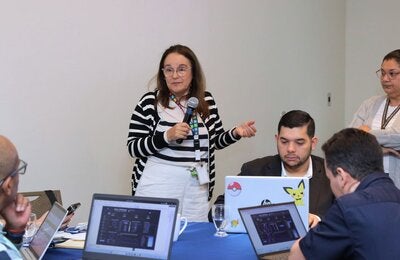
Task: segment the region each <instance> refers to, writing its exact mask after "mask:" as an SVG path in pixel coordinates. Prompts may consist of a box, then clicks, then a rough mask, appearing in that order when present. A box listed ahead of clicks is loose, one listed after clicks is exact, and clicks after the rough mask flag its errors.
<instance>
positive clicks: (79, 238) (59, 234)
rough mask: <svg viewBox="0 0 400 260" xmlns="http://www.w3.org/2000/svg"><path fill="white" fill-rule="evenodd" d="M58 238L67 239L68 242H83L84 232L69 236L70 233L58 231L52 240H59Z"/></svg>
mask: <svg viewBox="0 0 400 260" xmlns="http://www.w3.org/2000/svg"><path fill="white" fill-rule="evenodd" d="M59 237H62V238H68V239H70V240H77V241H85V239H86V232H81V233H77V234H71V233H68V232H63V231H59V232H57V234H56V235H55V236H54V238H59Z"/></svg>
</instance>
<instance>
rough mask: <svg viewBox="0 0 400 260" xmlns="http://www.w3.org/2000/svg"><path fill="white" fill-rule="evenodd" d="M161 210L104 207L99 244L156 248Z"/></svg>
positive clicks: (98, 237) (98, 238)
mask: <svg viewBox="0 0 400 260" xmlns="http://www.w3.org/2000/svg"><path fill="white" fill-rule="evenodd" d="M160 214H161V210H152V209H132V208H126V207H106V206H105V207H103V210H102V213H101V219H100V226H101V228H100V229H99V231H98V236H97V244H98V245H106V246H120V247H129V248H136V249H138V248H140V249H150V250H154V247H155V238H156V237H157V230H158V223H159V222H160Z"/></svg>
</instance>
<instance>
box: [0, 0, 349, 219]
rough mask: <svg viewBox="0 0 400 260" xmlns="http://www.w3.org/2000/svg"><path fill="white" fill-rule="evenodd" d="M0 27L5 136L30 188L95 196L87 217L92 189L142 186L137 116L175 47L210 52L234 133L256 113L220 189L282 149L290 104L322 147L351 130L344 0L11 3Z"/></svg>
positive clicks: (217, 90)
mask: <svg viewBox="0 0 400 260" xmlns="http://www.w3.org/2000/svg"><path fill="white" fill-rule="evenodd" d="M354 5H356V4H355V3H354ZM0 33H1V41H0V79H1V81H0V82H1V87H0V120H1V121H0V122H1V123H0V133H1V134H3V135H6V136H8V137H9V138H11V139H12V140H13V141H14V143H15V144H16V145H17V147H18V149H19V152H20V156H21V158H23V159H24V160H26V161H27V162H28V163H29V166H28V171H27V174H26V176H23V177H22V178H21V179H20V180H21V182H20V190H21V191H28V190H42V189H61V191H62V195H63V200H64V203H65V204H69V203H72V202H76V201H80V202H82V204H83V206H82V207H81V209H80V210H79V211H77V215H76V217H75V221H76V222H78V221H86V219H87V214H88V210H89V206H90V199H91V195H92V193H94V192H102V193H120V194H130V174H131V167H132V164H133V160H132V159H131V158H129V156H128V153H127V150H126V146H125V143H126V136H127V130H128V124H129V119H130V114H131V112H132V110H133V108H134V106H135V105H136V103H137V101H138V100H139V98H140V96H141V95H142V94H143V93H145V92H146V91H147V90H148V86H147V84H148V81H149V80H150V78H151V77H152V76H153V75H154V74H155V72H156V69H157V64H158V62H159V59H160V57H161V54H162V52H163V51H164V50H165V49H166V48H167V47H169V46H170V45H171V44H175V43H182V44H185V45H188V46H190V47H191V48H192V49H193V50H194V51H195V52H196V54H197V55H198V58H199V59H200V62H201V63H202V65H203V67H204V70H205V73H206V77H207V83H208V89H209V90H210V91H211V92H212V93H213V94H214V96H215V99H216V101H217V104H218V107H219V110H220V114H221V117H222V119H223V122H224V126H225V128H230V127H232V126H234V125H235V124H237V123H240V122H242V121H245V120H247V119H255V120H256V121H257V127H258V134H257V136H256V137H255V138H252V139H247V140H242V141H240V142H239V143H237V144H235V145H233V146H231V147H229V148H227V149H225V150H223V151H218V152H217V155H216V156H217V175H218V178H217V187H216V192H215V193H216V194H215V195H218V194H220V193H222V190H223V176H224V175H232V174H237V173H238V172H239V170H240V166H241V164H242V163H243V162H245V161H248V160H250V159H253V158H256V157H261V156H264V155H266V154H273V153H275V152H276V148H275V142H274V134H275V133H276V126H277V122H278V120H279V117H280V115H281V113H282V111H288V110H291V109H304V110H306V111H308V112H310V114H311V115H312V116H313V117H314V119H315V120H316V122H317V134H318V136H320V139H321V141H324V140H326V139H327V138H328V137H329V136H330V135H331V134H332V133H333V132H335V131H336V130H338V129H340V128H342V127H343V126H344V123H343V122H344V114H345V113H344V100H345V99H344V93H345V92H344V91H345V89H344V83H345V77H344V75H345V70H344V66H345V55H344V53H345V37H344V36H345V1H344V0H341V1H320V0H307V1H304V0H281V1H273V0H267V1H266V0H265V1H262V0H259V1H257V0H249V1H238V0H236V1H232V0H207V1H195V0H193V1H186V0H180V1H178V0H174V1H156V0H134V1H129V0H125V1H122V0H102V1H99V0H87V1H76V0H75V1H70V0H68V1H67V0H60V1H53V0H37V1H2V2H0ZM327 93H331V94H332V105H331V106H328V105H327ZM318 153H319V151H317V154H318Z"/></svg>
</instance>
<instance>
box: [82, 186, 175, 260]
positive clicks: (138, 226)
mask: <svg viewBox="0 0 400 260" xmlns="http://www.w3.org/2000/svg"><path fill="white" fill-rule="evenodd" d="M178 206H179V201H178V200H177V199H166V198H149V197H136V196H126V195H111V194H94V195H93V198H92V206H91V209H90V215H89V221H88V230H87V234H86V240H85V246H84V250H83V259H169V257H170V253H171V247H172V238H173V231H174V228H175V220H176V215H177V211H178Z"/></svg>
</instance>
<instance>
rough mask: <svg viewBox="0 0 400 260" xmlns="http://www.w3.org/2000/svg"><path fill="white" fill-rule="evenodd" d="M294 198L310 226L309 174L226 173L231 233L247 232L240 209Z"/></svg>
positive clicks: (226, 203) (226, 194) (226, 201)
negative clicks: (281, 175)
mask: <svg viewBox="0 0 400 260" xmlns="http://www.w3.org/2000/svg"><path fill="white" fill-rule="evenodd" d="M288 201H294V202H295V204H296V206H297V209H298V211H299V212H300V216H301V218H302V220H303V223H304V226H306V227H308V212H309V179H308V178H306V177H280V176H279V177H278V176H226V177H225V205H226V206H227V208H228V215H229V216H228V217H227V220H228V223H227V226H226V228H225V230H226V231H227V232H231V233H245V232H246V229H245V227H244V225H243V223H242V221H241V219H240V215H239V212H238V209H239V208H244V207H252V206H260V205H265V204H276V203H282V202H288Z"/></svg>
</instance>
